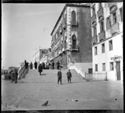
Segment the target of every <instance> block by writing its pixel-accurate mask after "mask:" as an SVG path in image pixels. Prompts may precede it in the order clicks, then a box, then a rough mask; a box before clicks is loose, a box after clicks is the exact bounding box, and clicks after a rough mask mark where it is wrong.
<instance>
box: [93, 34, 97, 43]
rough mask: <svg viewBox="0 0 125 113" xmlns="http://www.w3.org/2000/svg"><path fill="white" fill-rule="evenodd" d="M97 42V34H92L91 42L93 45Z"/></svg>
mask: <svg viewBox="0 0 125 113" xmlns="http://www.w3.org/2000/svg"><path fill="white" fill-rule="evenodd" d="M97 42H98V40H97V35H95V36H93V40H92V44H93V45H95V44H96V43H97Z"/></svg>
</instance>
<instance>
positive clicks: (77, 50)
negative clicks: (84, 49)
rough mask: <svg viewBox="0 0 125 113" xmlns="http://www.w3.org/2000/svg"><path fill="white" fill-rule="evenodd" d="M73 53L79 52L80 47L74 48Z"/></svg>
mask: <svg viewBox="0 0 125 113" xmlns="http://www.w3.org/2000/svg"><path fill="white" fill-rule="evenodd" d="M70 51H71V52H79V46H76V47H72V48H71V50H70Z"/></svg>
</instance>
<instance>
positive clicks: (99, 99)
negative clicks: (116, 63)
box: [2, 70, 123, 110]
mask: <svg viewBox="0 0 125 113" xmlns="http://www.w3.org/2000/svg"><path fill="white" fill-rule="evenodd" d="M72 73H73V77H72V83H71V84H70V83H69V84H68V83H67V78H66V71H65V70H63V84H62V85H58V84H57V75H56V74H57V70H44V71H43V73H42V75H41V76H40V75H39V73H38V72H37V71H36V70H30V71H29V73H28V74H27V76H26V78H25V79H22V80H20V81H19V82H18V84H14V83H11V82H10V81H5V80H2V107H3V110H22V109H23V110H68V109H70V110H76V109H77V110H87V109H89V110H91V109H102V110H104V109H109V110H110V109H111V110H117V109H118V110H119V109H123V84H121V82H120V81H89V82H87V81H86V80H84V79H83V78H82V77H81V76H80V75H78V74H77V73H76V72H75V71H72ZM47 100H48V106H42V104H43V103H44V102H45V101H47Z"/></svg>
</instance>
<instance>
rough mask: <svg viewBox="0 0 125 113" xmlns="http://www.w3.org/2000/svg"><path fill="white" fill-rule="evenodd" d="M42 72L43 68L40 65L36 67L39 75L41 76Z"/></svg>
mask: <svg viewBox="0 0 125 113" xmlns="http://www.w3.org/2000/svg"><path fill="white" fill-rule="evenodd" d="M42 71H43V66H42V64H41V63H40V64H39V66H38V72H39V74H40V75H41V72H42Z"/></svg>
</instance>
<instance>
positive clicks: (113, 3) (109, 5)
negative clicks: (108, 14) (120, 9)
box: [108, 2, 116, 8]
mask: <svg viewBox="0 0 125 113" xmlns="http://www.w3.org/2000/svg"><path fill="white" fill-rule="evenodd" d="M112 6H116V2H111V3H108V7H109V8H111V7H112Z"/></svg>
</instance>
